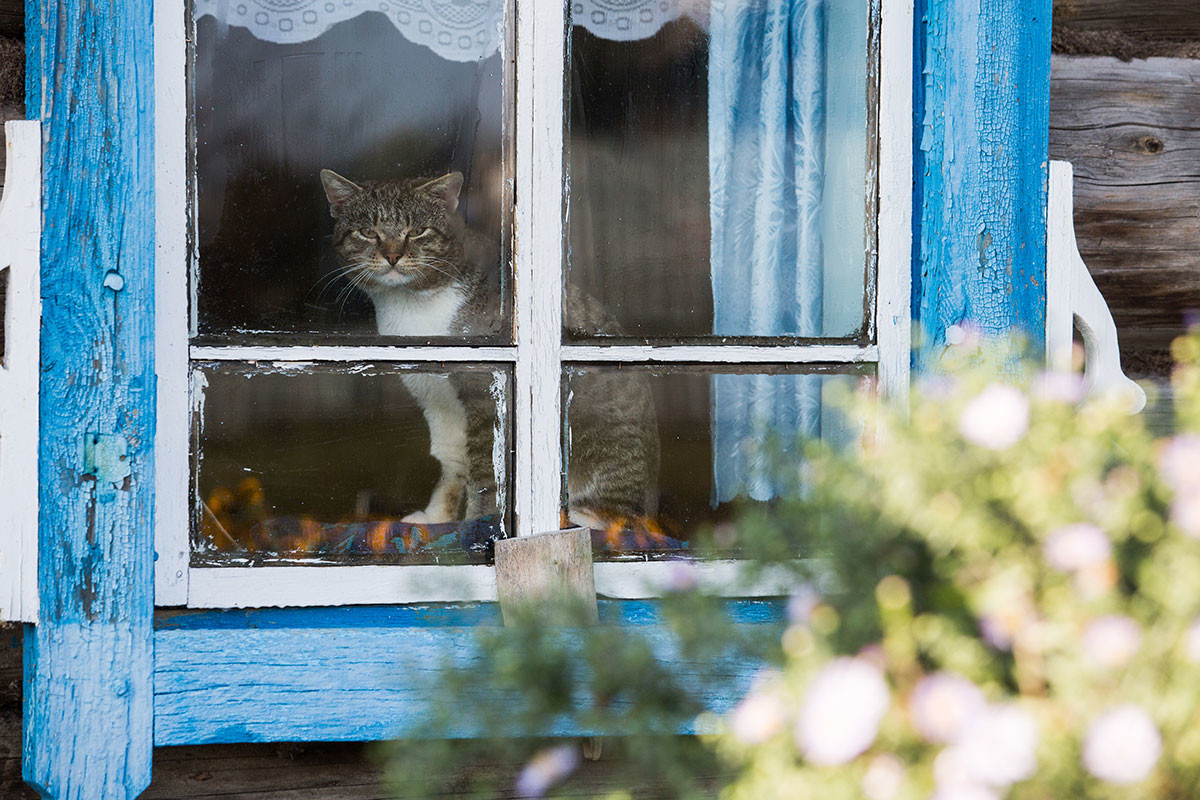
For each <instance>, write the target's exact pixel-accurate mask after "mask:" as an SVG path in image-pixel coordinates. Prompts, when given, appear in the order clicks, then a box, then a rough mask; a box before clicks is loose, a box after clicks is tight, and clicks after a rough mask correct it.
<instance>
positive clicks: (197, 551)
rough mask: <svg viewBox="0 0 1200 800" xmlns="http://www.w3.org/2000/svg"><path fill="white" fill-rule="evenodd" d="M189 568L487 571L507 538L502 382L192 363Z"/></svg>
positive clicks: (483, 372) (499, 374) (499, 372)
mask: <svg viewBox="0 0 1200 800" xmlns="http://www.w3.org/2000/svg"><path fill="white" fill-rule="evenodd" d="M192 375H193V396H194V402H195V407H196V408H195V415H196V424H195V426H194V429H193V436H194V441H193V446H192V450H193V459H194V461H193V490H194V492H195V496H194V502H195V505H194V518H193V532H192V542H193V563H197V564H213V563H215V564H231V563H236V564H244V563H247V562H249V563H261V562H268V561H281V560H283V561H288V560H303V559H312V558H320V559H326V560H330V559H332V560H338V561H346V562H350V563H356V562H370V563H395V562H403V563H412V562H451V563H453V562H461V561H476V560H486V559H487V558H488V554H489V550H490V545H491V542H492V541H493V540H494V539H495V538H497V537H502V536H505V535H508V531H510V530H511V527H510V523H509V518H508V495H509V487H508V478H507V476H508V475H509V474H510V472H509V449H510V448H509V432H508V431H509V424H508V421H509V418H510V417H509V412H508V402H509V400H508V398H509V386H510V379H509V375H508V372H507V371H506V370H503V369H496V368H492V367H470V366H464V367H457V366H456V367H454V369H453V371H447V370H444V369H442V370H438V369H433V370H430V369H429V368H427V367H402V366H396V365H357V366H321V367H314V366H312V365H309V364H304V365H301V364H289V365H280V364H263V363H258V364H233V363H202V364H198V365H196V366H195V368H194V370H193V373H192Z"/></svg>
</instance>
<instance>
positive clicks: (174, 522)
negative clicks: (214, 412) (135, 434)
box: [154, 0, 191, 606]
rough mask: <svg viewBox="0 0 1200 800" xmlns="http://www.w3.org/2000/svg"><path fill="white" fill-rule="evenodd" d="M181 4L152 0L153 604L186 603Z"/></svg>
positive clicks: (185, 203)
mask: <svg viewBox="0 0 1200 800" xmlns="http://www.w3.org/2000/svg"><path fill="white" fill-rule="evenodd" d="M184 6H185V3H181V2H179V0H155V3H154V19H155V25H154V100H155V121H154V138H155V180H154V185H155V189H154V193H155V199H154V204H155V212H156V213H155V217H156V218H155V259H156V264H155V280H154V304H155V313H154V365H155V372H156V373H157V375H158V387H157V391H158V394H157V413H158V422H157V431H158V432H157V434H156V439H155V460H154V471H155V487H156V491H155V503H154V550H155V556H156V560H155V562H154V601H155V603H156V604H158V605H162V606H178V605H183V604H185V603H186V602H187V587H188V555H189V547H190V545H189V541H188V529H189V527H190V513H189V503H188V487H189V482H190V469H191V467H190V461H189V459H188V449H189V442H190V431H189V425H190V421H191V414H190V401H189V399H188V396H189V379H188V330H189V319H190V312H189V308H188V252H187V235H188V218H187V211H186V209H187V208H188V192H189V189H188V180H187V158H188V143H187V125H188V122H187V112H188V103H187V97H188V92H187V67H186V59H187V42H186V41H185V38H186V37H185V34H186V29H185V22H184V19H185V17H184Z"/></svg>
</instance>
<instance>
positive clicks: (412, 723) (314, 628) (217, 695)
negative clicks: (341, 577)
mask: <svg viewBox="0 0 1200 800" xmlns="http://www.w3.org/2000/svg"><path fill="white" fill-rule="evenodd" d="M728 608H729V613H730V615H731V617H732V618H733V619H734V620H737V621H739V622H743V623H746V624H770V625H779V626H780V627H781V628H782V625H783V621H784V619H785V618H786V614H785V611H784V605H783V601H772V600H766V601H760V600H738V601H731V602H730V603H729V606H728ZM600 613H601V618H602V619H604V620H605V621H608V622H611V623H614V624H626V625H634V626H638V632H639V635H641V636H644V637H646V640H647V641H648V643H649V644H650V646H651V647H652V648H653V649H654V651H655V652H656V654H657V655H658V657H659V658H660V659H663V660H664V661H667V662H669V663H671V664H672V668H673V669H674V670H675V672H676V673H677V674H680V675H685V676H686V675H691V674H693V673H694V674H697V675H699V674H700V668H699V666H698V665H693V664H690V663H689V662H688V660H687V659H686V658H685V657H684V656H683V655H682V654H680V653H679V652H678V650H677V648H676V646H675V641H674V638H673V636H672V634H671V633H670V631H669V630H668V629H667V627H666V626H665V625H663V624H662V622H661V621H660V609H659V607H658V605H657V604H656V603H654V602H640V601H611V600H609V601H603V600H602V601H601V603H600ZM479 625H495V626H498V625H500V615H499V612H498V609H497V608H496V606H495V605H494V604H472V605H431V606H399V607H380V608H375V607H360V608H329V609H271V610H261V611H248V612H232V611H218V612H204V613H199V614H185V615H177V616H172V617H170V618H167V619H162V620H160V622H159V623H158V630H157V631H156V633H155V647H156V663H155V675H154V692H155V728H154V741H155V744H157V745H179V744H213V743H235V742H278V741H311V740H338V741H373V740H380V739H388V738H394V737H397V736H404V735H413V734H418V733H421V732H422V731H421V725H422V724H423V723H424V722H426V721H427V720H429V719H430V718H431V716H432V712H433V710H434V709H433V707H432V706H431V704H430V699H429V698H430V692H429V686H430V685H431V683H432V682H433V681H434V680H435V679H436V677H437V674H438V672H439V671H440V669H441V668H442V666H443V665H445V664H447V663H450V664H454V665H456V666H457V667H459V668H462V669H468V670H469V669H475V670H477V671H479V672H480V674H486V672H487V670H488V669H490V667H489V665H488V664H487V663H486V662H485V661H484V660H483V658H482V656H481V655H480V654H479V653H478V652H477V651H476V649H475V645H474V642H475V638H474V637H475V630H476V628H477V626H479ZM562 635H563V636H564V637H567V638H568V639H571V637H578V634H577V633H574V632H572V631H570V630H564V631H563V634H562ZM762 666H763V665H762V664H760V663H753V662H748V661H745V660H738V659H734V658H730V659H727V660H725V661H723V662H721V663H719V664H718V665H717V674H712V673H708V674H707V676H706V677H708V678H711V679H715V681H714V682H713V683H712V684H711V686H710V688H708V689H706V690H703V691H702V693H701V697H702V699H703V701H704V702H705V704H706V705H707V706H708V707H709V708H710V709H712V710H713V711H716V712H723V711H727V710H728V709H730V708H732V706H733V704H734V703H735V702H736V701H737V700H738V699H739V698H740V697H741V696H742V695H743V694H745V692H746V691H747V690H748V689H749V688H750V684H751V681H752V680H753V678H754V675H755V674H756V673H757V672H758V670H759V669H760V668H761V667H762ZM705 685H706V686H707V685H709V684H708V683H707V682H706V684H705ZM452 733H453V735H456V736H479V735H484V734H487V735H496V734H497V733H498V732H496V731H479V730H472V729H470V728H467V727H463V728H462V729H459V730H455V731H453V732H452ZM545 733H546V735H548V736H582V735H591V734H597V733H602V732H600V731H585V730H581V729H576V728H572V727H570V725H569V724H568V723H567V722H565V721H564V722H563V723H562V725H561V726H560V727H558V728H555V729H553V730H548V731H546V732H545ZM606 733H611V734H616V733H621V732H620V731H608V732H606Z"/></svg>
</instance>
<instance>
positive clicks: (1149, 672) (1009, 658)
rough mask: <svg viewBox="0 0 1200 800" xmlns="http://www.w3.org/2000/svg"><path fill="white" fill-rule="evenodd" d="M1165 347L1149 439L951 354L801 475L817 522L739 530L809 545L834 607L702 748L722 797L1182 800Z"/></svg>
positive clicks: (1192, 664)
mask: <svg viewBox="0 0 1200 800" xmlns="http://www.w3.org/2000/svg"><path fill="white" fill-rule="evenodd" d="M1175 349H1176V355H1177V357H1178V358H1179V360H1180V365H1179V367H1178V368H1177V371H1176V374H1175V376H1174V385H1175V388H1176V402H1177V404H1178V410H1179V414H1178V425H1179V432H1178V433H1176V434H1175V435H1173V436H1171V437H1169V438H1165V439H1161V440H1157V441H1156V440H1155V439H1154V438H1153V437H1152V436H1151V435H1150V433H1149V432H1148V431H1147V430H1146V427H1145V424H1144V421H1143V420H1142V419H1141V418H1139V417H1131V416H1129V415H1128V414H1127V413H1126V411H1125V404H1124V402H1123V401H1122V398H1113V397H1109V398H1097V399H1090V400H1084V399H1083V385H1082V381H1081V379H1080V378H1079V377H1078V376H1076V375H1043V376H1040V377H1039V378H1037V379H1036V380H1034V381H1032V382H1031V383H1030V384H1029V385H1028V386H1027V387H1024V388H1019V387H1017V386H1013V385H1010V384H1003V383H999V382H995V379H994V377H993V376H994V375H995V370H994V369H993V370H988V369H977V370H971V369H970V368H969V367H968V366H967V365H966V363H965V362H966V361H967V360H968V357H969V356H970V355H971V354H970V353H968V352H967V351H966V350H965V349H963V348H959V349H956V350H955V351H953V352H952V353H951V354H950V359H951V361H952V362H953V361H959V362H963V363H960V364H954V365H953V366H955V367H962V369H958V368H956V369H954V370H953V371H952V372H953V374H954V376H955V377H954V378H953V379H946V378H944V377H943V378H935V379H931V380H929V381H927V382H926V384H925V385H924V386H921V387H919V388H918V391H917V392H916V393H915V395H914V398H913V402H912V405H911V413H910V414H909V415H908V416H905V415H903V414H901V413H898V412H896V411H894V410H891V409H888V408H886V407H883V408H880V407H879V406H878V405H877V404H868V403H862V402H860V403H858V404H857V408H858V410H859V412H860V413H861V414H863V415H864V416H865V417H866V418H867V419H869V420H870V426H869V429H870V430H871V431H872V435H871V436H870V437H868V441H867V444H866V445H865V446H864V447H863V448H862V452H861V453H860V454H859V455H858V457H856V458H851V459H846V458H838V457H835V456H831V455H830V454H818V455H817V456H816V458H815V459H814V461H813V463H812V464H810V465H809V467H808V470H807V472H808V474H810V475H815V476H816V478H815V482H816V486H817V489H816V490H815V491H814V494H816V495H819V496H820V499H819V501H818V502H813V501H808V502H803V503H797V504H796V505H795V506H794V507H793V508H791V509H790V511H781V512H779V513H778V514H775V515H771V514H764V515H761V516H760V517H759V518H758V519H757V520H756V521H755V522H754V523H753V524H748V525H744V526H742V528H741V529H740V530H739V535H743V536H747V537H749V538H750V539H751V541H753V540H754V539H755V538H758V539H760V540H761V541H762V544H761V545H760V546H759V547H758V550H759V551H760V552H777V551H780V549H781V548H779V546H778V541H779V540H780V539H783V540H787V541H797V540H798V539H797V537H803V538H806V539H807V540H808V541H810V542H812V541H817V542H819V543H820V544H819V545H818V549H820V550H822V551H823V555H824V558H822V559H818V560H817V566H816V567H815V568H813V569H812V575H811V577H812V579H813V580H815V581H818V582H821V583H823V584H825V585H827V586H831V587H833V588H832V589H830V590H828V591H827V592H826V593H825V596H824V597H823V599H822V600H821V601H819V602H818V603H817V604H816V605H815V606H814V605H812V604H811V602H810V603H809V604H808V605H809V606H810V608H811V610H810V611H808V613H807V615H806V616H805V618H802V619H793V621H792V624H791V625H790V626H789V628H788V629H787V631H786V632H785V633H784V635H783V638H782V642H783V647H784V650H785V653H786V656H787V658H786V660H785V663H784V666H783V667H782V668H781V669H780V670H778V671H776V672H772V673H769V674H765V675H764V676H763V677H762V678H761V680H760V681H759V683H758V685H757V686H756V688H755V689H754V690H753V691H752V692H751V693H750V695H749V696H748V697H746V698H745V699H744V700H743V701H742V703H741V705H740V706H739V707H738V708H737V709H736V710H735V711H734V712H733V713H732V714H731V715H729V716H728V718H726V719H724V720H722V721H721V722H720V723H719V728H720V730H721V733H720V734H719V735H716V736H713V737H710V742H711V743H712V744H713V746H714V747H716V748H717V749H718V751H719V752H720V753H721V754H722V756H723V757H724V758H725V759H727V761H728V762H729V763H730V764H732V765H733V766H734V767H735V768H736V770H737V773H736V774H737V777H736V779H735V780H733V781H732V782H731V783H730V785H729V786H727V787H726V790H725V792H724V793H723V794H722V797H727V798H729V799H730V800H739V799H740V798H745V799H746V800H751V799H753V800H760V799H761V798H771V797H784V796H787V797H793V796H795V797H805V796H812V797H821V798H831V799H836V798H843V797H845V798H858V797H866V798H869V800H892V799H894V800H902V799H904V798H922V799H923V798H931V797H932V798H935V799H936V800H987V799H988V798H991V799H993V800H994V799H995V798H1001V797H1008V798H1064V797H1097V798H1107V797H1112V798H1118V797H1119V798H1127V797H1139V798H1174V797H1192V796H1195V792H1196V791H1197V790H1198V789H1200V621H1198V616H1200V541H1198V540H1200V435H1198V433H1200V428H1198V427H1197V422H1200V417H1198V414H1200V402H1198V400H1200V391H1198V389H1200V369H1198V368H1197V363H1198V362H1200V336H1192V337H1189V338H1185V339H1181V340H1180V341H1179V342H1177V343H1176V348H1175ZM814 509H815V511H816V513H815V514H814ZM814 520H815V521H814ZM823 522H824V523H825V524H822V523H823ZM830 523H832V524H830ZM787 526H792V531H791V532H789V531H788V530H786V529H785V528H786V527H787ZM783 549H786V548H783ZM839 587H841V588H840V589H839ZM864 587H873V588H874V592H873V593H871V594H868V593H866V592H863V591H859V590H861V589H862V588H864ZM764 697H769V698H771V701H770V702H765V701H764V700H763V698H764ZM767 732H769V734H768V733H767Z"/></svg>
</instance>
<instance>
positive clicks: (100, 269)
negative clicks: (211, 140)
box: [23, 0, 155, 800]
mask: <svg viewBox="0 0 1200 800" xmlns="http://www.w3.org/2000/svg"><path fill="white" fill-rule="evenodd" d="M30 3H31V4H30V13H29V15H28V18H27V22H28V28H27V31H26V34H27V38H26V44H27V58H28V69H29V80H28V87H29V90H30V95H29V98H28V101H29V108H28V110H29V111H30V113H31V116H33V117H35V118H38V119H40V120H41V122H42V132H43V137H44V143H45V144H44V147H45V152H44V175H45V180H44V191H43V206H42V209H43V234H42V264H43V269H42V284H41V294H42V298H43V314H42V358H41V372H42V386H41V402H40V411H41V425H40V440H41V452H40V458H39V485H40V497H39V500H40V503H41V511H40V521H41V524H40V552H39V565H38V566H39V570H38V572H39V574H38V583H39V592H40V598H41V616H40V621H39V624H38V625H37V626H36V627H34V628H30V629H28V630H27V634H26V640H25V660H26V669H25V697H24V701H25V713H24V720H23V723H24V774H25V778H26V780H27V781H29V782H30V783H31V784H32V785H34V786H35V788H37V789H38V791H39V792H40V793H41V794H42V796H43V797H46V798H80V800H86V799H89V798H99V797H103V798H134V797H137V796H138V795H139V794H140V793H141V792H142V791H143V790H144V789H145V788H146V786H147V785H149V783H150V761H151V746H152V733H153V731H152V726H153V707H152V701H153V695H152V689H151V674H152V669H153V649H152V646H153V631H152V616H153V588H154V587H153V578H152V575H153V554H154V551H153V543H152V539H151V534H152V531H153V524H152V520H153V487H154V468H153V453H154V385H155V383H154V338H153V332H154V183H153V174H154V156H153V154H154V102H153V78H154V73H153V68H152V67H153V60H152V53H153V50H152V44H153V33H154V29H153V15H152V13H151V3H150V0H128V1H127V2H119V3H106V4H86V3H82V2H77V1H76V0H66V1H65V2H49V1H48V0H40V1H39V0H30Z"/></svg>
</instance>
